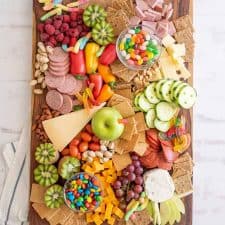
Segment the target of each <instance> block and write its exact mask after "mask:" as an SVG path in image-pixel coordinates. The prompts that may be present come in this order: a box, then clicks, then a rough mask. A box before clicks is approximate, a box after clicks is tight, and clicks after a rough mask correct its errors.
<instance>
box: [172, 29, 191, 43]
mask: <svg viewBox="0 0 225 225" xmlns="http://www.w3.org/2000/svg"><path fill="white" fill-rule="evenodd" d="M174 37H175V39H176V40H177V42H178V43H185V46H189V45H192V44H193V43H194V39H193V33H192V31H191V28H186V29H184V30H181V31H178V32H176V33H175V34H174Z"/></svg>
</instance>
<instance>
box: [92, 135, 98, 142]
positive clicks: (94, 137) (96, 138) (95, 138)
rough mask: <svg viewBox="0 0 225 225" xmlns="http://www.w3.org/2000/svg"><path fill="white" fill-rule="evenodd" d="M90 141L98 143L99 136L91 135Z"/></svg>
mask: <svg viewBox="0 0 225 225" xmlns="http://www.w3.org/2000/svg"><path fill="white" fill-rule="evenodd" d="M91 141H93V142H95V143H99V138H98V137H96V136H95V135H94V136H93V137H92V140H91Z"/></svg>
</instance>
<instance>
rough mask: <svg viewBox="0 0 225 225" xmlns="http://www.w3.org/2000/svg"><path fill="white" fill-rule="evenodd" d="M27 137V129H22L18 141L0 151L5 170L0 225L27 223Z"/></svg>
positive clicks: (21, 224) (0, 196) (0, 204)
mask: <svg viewBox="0 0 225 225" xmlns="http://www.w3.org/2000/svg"><path fill="white" fill-rule="evenodd" d="M29 136H30V135H29V132H28V129H23V131H22V134H21V137H20V140H19V141H18V142H12V143H8V144H6V145H5V146H4V148H3V150H2V151H1V153H2V158H3V159H4V163H5V166H6V167H7V168H6V169H5V171H6V177H5V179H4V183H3V188H2V192H1V195H0V225H25V224H26V223H27V216H28V206H29V186H30V184H29V152H30V151H29V143H28V142H29V141H28V140H30V139H29ZM0 163H1V162H0Z"/></svg>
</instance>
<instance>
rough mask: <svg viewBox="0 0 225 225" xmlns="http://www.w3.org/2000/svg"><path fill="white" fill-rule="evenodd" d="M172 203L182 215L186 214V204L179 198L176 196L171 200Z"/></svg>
mask: <svg viewBox="0 0 225 225" xmlns="http://www.w3.org/2000/svg"><path fill="white" fill-rule="evenodd" d="M171 201H173V202H174V203H175V205H176V207H177V209H178V210H179V211H180V212H181V213H182V214H185V206H184V203H183V202H182V200H181V199H180V198H179V197H177V196H176V195H174V196H173V197H172V199H171Z"/></svg>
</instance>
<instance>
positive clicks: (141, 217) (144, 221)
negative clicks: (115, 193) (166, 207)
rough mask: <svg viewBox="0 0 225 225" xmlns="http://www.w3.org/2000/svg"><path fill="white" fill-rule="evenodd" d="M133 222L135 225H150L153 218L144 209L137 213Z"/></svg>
mask: <svg viewBox="0 0 225 225" xmlns="http://www.w3.org/2000/svg"><path fill="white" fill-rule="evenodd" d="M132 222H133V223H134V224H135V225H140V224H141V225H149V224H151V222H152V218H151V216H150V215H149V212H148V210H147V209H144V210H142V211H139V212H135V217H134V218H133V220H132Z"/></svg>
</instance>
